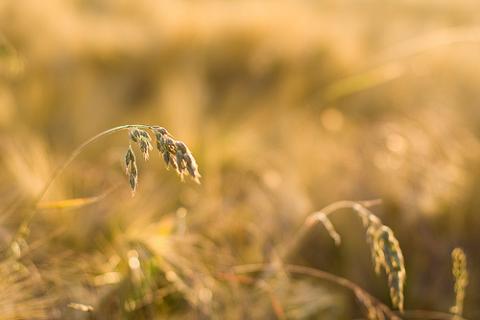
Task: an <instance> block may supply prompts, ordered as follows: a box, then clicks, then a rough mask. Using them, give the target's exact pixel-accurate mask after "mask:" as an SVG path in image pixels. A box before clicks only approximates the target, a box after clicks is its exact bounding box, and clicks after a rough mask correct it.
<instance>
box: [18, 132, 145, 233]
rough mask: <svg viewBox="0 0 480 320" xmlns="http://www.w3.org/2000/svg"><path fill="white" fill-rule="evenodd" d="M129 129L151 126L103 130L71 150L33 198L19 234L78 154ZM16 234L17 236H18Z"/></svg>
mask: <svg viewBox="0 0 480 320" xmlns="http://www.w3.org/2000/svg"><path fill="white" fill-rule="evenodd" d="M131 128H142V129H151V128H152V126H149V125H144V124H127V125H122V126H118V127H114V128H111V129H108V130H105V131H103V132H100V133H99V134H97V135H95V136H93V137H92V138H90V139H88V140H87V141H85V142H84V143H82V144H81V145H79V146H78V147H77V148H76V149H75V150H73V152H72V153H71V154H70V156H69V157H68V158H67V160H65V162H64V163H63V164H62V165H60V166H59V167H58V168H57V169H56V170H55V171H54V173H53V175H52V176H51V177H50V179H49V180H48V181H47V183H46V184H45V186H44V187H43V189H42V190H41V192H40V193H39V194H38V196H37V197H36V198H34V200H33V202H32V207H33V208H32V210H31V212H30V214H29V215H28V216H27V217H26V218H25V220H24V221H23V223H22V225H21V226H20V228H19V231H18V232H20V231H21V230H25V228H26V227H28V225H29V223H30V221H31V220H32V219H33V217H34V216H35V214H36V212H37V210H38V204H39V203H40V201H42V199H43V198H44V197H45V195H46V194H47V192H48V191H49V190H50V188H51V186H52V185H53V183H54V182H55V181H56V180H57V179H58V177H59V176H60V175H61V174H62V173H63V172H64V171H65V169H66V168H67V167H68V166H69V165H70V164H71V163H72V162H73V161H74V160H75V159H76V158H77V157H78V156H79V155H80V153H82V151H83V150H84V149H85V148H86V147H88V146H89V145H91V144H92V143H94V142H95V141H97V140H98V139H100V138H102V137H105V136H108V135H111V134H113V133H116V132H119V131H122V130H128V129H131ZM18 232H17V234H18Z"/></svg>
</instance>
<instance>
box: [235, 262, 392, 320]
mask: <svg viewBox="0 0 480 320" xmlns="http://www.w3.org/2000/svg"><path fill="white" fill-rule="evenodd" d="M281 268H283V269H284V270H285V271H287V272H290V273H294V274H298V275H304V276H309V277H313V278H318V279H322V280H326V281H328V282H331V283H334V284H337V285H338V286H340V287H343V288H346V289H348V290H350V291H352V292H353V293H354V294H355V295H356V292H361V293H362V294H363V295H364V296H366V297H368V299H370V300H371V301H372V302H373V303H374V305H375V306H376V307H378V308H379V309H380V310H382V312H383V313H384V314H385V315H387V316H388V317H390V318H392V319H398V318H399V316H398V315H396V314H395V313H394V312H393V311H392V310H391V309H390V308H389V307H387V306H386V305H385V304H384V303H382V302H381V301H380V300H378V299H377V298H375V297H374V296H372V295H371V294H369V293H368V292H367V291H365V290H364V289H362V288H361V287H360V286H358V285H357V284H355V283H354V282H352V281H350V280H348V279H345V278H342V277H339V276H336V275H334V274H331V273H329V272H326V271H322V270H319V269H314V268H310V267H306V266H300V265H294V264H286V265H282V266H281ZM272 269H273V271H275V267H274V266H271V265H268V264H262V263H259V264H250V265H243V266H237V267H235V268H234V272H235V273H237V274H242V273H254V272H270V271H272Z"/></svg>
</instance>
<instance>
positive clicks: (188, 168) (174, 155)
mask: <svg viewBox="0 0 480 320" xmlns="http://www.w3.org/2000/svg"><path fill="white" fill-rule="evenodd" d="M126 130H129V131H130V134H129V138H130V145H129V149H128V151H127V156H126V172H127V175H129V182H130V187H131V188H132V193H133V194H134V193H135V191H136V188H137V184H138V170H137V168H136V158H135V155H134V151H133V149H132V146H131V143H132V142H134V143H137V144H138V145H139V147H140V151H141V152H142V154H143V155H144V159H145V160H148V158H149V151H151V150H152V149H153V147H152V145H151V138H150V135H149V134H148V131H151V132H152V133H153V134H154V135H155V137H156V139H157V148H158V150H159V152H160V153H162V155H163V158H164V160H165V162H166V165H167V168H168V167H173V168H174V169H175V170H176V171H177V173H178V174H179V175H180V177H181V178H182V180H183V176H184V174H185V173H187V174H188V175H190V176H191V177H192V179H193V180H194V181H195V182H197V183H200V177H201V175H200V173H199V171H198V166H197V163H196V161H195V158H194V157H193V155H192V153H191V152H190V150H189V149H188V147H187V146H186V145H185V144H184V143H183V142H181V141H177V140H175V139H173V137H172V136H171V135H170V133H169V132H168V131H167V130H166V129H165V128H163V127H159V126H151V125H144V124H128V125H122V126H118V127H114V128H111V129H108V130H105V131H103V132H100V133H99V134H97V135H95V136H93V137H92V138H90V139H88V140H87V141H85V142H83V143H82V144H81V145H79V146H78V147H77V148H76V149H75V150H74V151H73V152H72V153H71V154H70V156H69V157H68V158H67V160H65V162H64V163H63V164H62V165H61V166H59V167H58V168H57V169H56V170H55V171H54V173H53V175H52V176H51V177H50V179H49V180H48V182H47V183H46V184H45V186H44V187H43V189H42V190H41V192H40V193H39V194H38V196H37V197H36V198H34V199H33V201H32V208H31V211H30V214H28V215H27V217H26V218H25V219H24V221H23V222H22V224H21V225H20V227H19V229H18V231H17V236H16V237H14V239H15V238H17V237H18V236H19V235H21V234H22V233H26V232H28V226H29V224H30V222H31V220H32V219H33V217H34V216H35V214H36V212H37V211H38V209H39V204H40V202H41V201H42V199H43V198H44V197H45V195H46V194H47V192H48V191H49V190H50V188H51V186H52V185H53V183H54V182H55V181H56V180H57V179H58V177H59V176H60V175H61V174H62V173H63V172H64V171H65V169H66V168H67V167H68V166H69V165H70V164H71V163H72V162H73V161H74V160H75V159H76V158H77V157H78V156H79V155H80V154H81V153H82V152H83V151H84V150H85V149H86V148H87V147H88V146H90V145H91V144H93V143H94V142H96V141H97V140H99V139H100V138H103V137H106V136H109V135H111V134H114V133H117V132H120V131H126ZM127 157H128V160H127ZM167 159H168V161H167Z"/></svg>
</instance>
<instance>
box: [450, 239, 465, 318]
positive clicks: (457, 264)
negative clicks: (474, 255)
mask: <svg viewBox="0 0 480 320" xmlns="http://www.w3.org/2000/svg"><path fill="white" fill-rule="evenodd" d="M452 264H453V265H452V274H453V277H454V279H455V305H454V306H453V307H452V308H451V309H450V311H451V312H452V313H453V314H454V315H455V317H454V318H453V319H460V317H461V316H462V314H463V301H464V300H465V289H466V288H467V285H468V270H467V256H466V255H465V252H463V250H462V249H461V248H455V249H454V250H453V251H452Z"/></svg>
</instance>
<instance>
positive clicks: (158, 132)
mask: <svg viewBox="0 0 480 320" xmlns="http://www.w3.org/2000/svg"><path fill="white" fill-rule="evenodd" d="M143 128H144V126H142V128H138V127H133V128H131V129H130V130H129V139H130V141H131V142H133V143H135V144H137V145H138V146H139V148H140V151H141V153H142V154H143V157H144V159H145V160H148V159H149V157H150V151H152V150H153V146H152V138H151V137H150V134H149V132H148V131H147V130H144V129H143ZM147 129H149V130H151V132H152V133H153V135H154V136H155V138H156V145H157V149H158V151H159V152H160V154H161V155H162V158H163V161H164V162H165V164H166V166H167V169H168V168H170V167H171V168H173V169H174V170H176V171H177V173H178V174H179V175H180V177H181V179H182V180H183V176H184V174H187V175H189V176H190V177H191V178H192V179H193V180H194V181H195V182H197V183H200V177H201V175H200V173H199V171H198V165H197V162H196V161H195V158H194V157H193V155H192V153H191V152H190V150H189V149H188V147H187V145H186V144H185V143H184V142H182V141H177V140H175V139H174V138H173V137H172V135H171V134H170V133H169V132H168V131H167V129H165V128H163V127H159V126H152V127H148V128H147ZM125 167H126V173H127V175H128V176H129V182H130V187H131V188H132V191H133V192H135V191H136V189H137V185H138V170H137V163H136V157H135V153H134V151H133V149H132V147H131V145H130V147H129V148H128V150H127V153H126V155H125Z"/></svg>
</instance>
